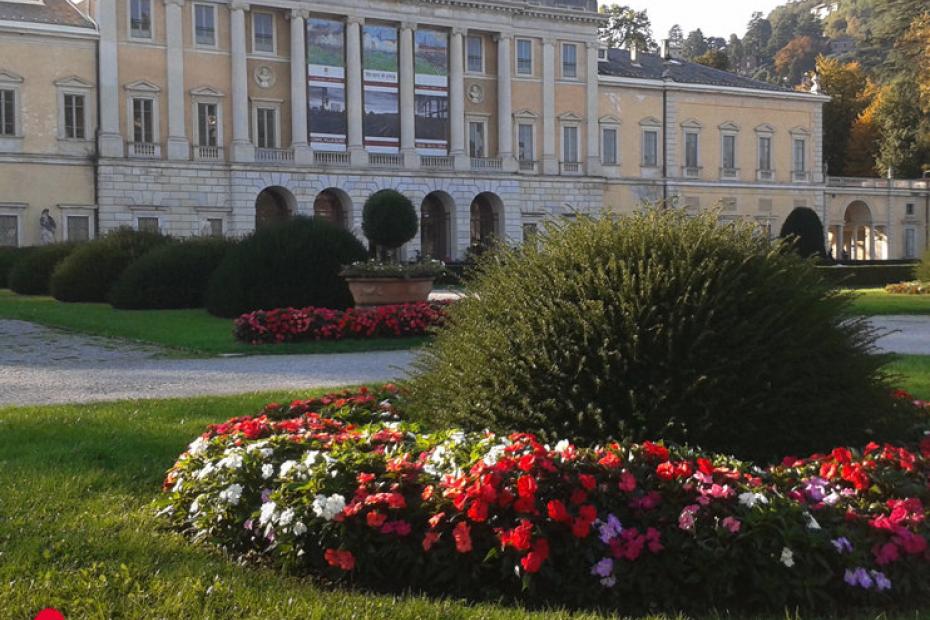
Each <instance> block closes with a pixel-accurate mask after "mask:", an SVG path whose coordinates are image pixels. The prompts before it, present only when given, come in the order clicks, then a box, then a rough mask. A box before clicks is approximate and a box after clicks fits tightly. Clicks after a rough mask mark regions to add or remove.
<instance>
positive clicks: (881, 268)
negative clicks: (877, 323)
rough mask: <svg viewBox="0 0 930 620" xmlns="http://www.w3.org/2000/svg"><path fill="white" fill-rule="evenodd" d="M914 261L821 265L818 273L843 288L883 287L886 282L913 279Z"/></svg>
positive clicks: (891, 282)
mask: <svg viewBox="0 0 930 620" xmlns="http://www.w3.org/2000/svg"><path fill="white" fill-rule="evenodd" d="M914 268H915V264H914V263H906V264H871V265H840V264H837V265H822V266H818V267H817V271H818V273H819V274H820V275H821V276H823V277H824V278H825V279H826V280H827V281H828V282H830V283H831V284H833V285H834V286H839V287H843V288H883V287H885V286H887V285H888V284H896V283H898V282H907V281H909V280H913V279H914Z"/></svg>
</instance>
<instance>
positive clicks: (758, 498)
mask: <svg viewBox="0 0 930 620" xmlns="http://www.w3.org/2000/svg"><path fill="white" fill-rule="evenodd" d="M739 503H740V504H742V505H743V506H746V507H747V508H754V507H755V505H756V504H768V503H769V499H768V498H767V497H766V496H765V495H762V494H761V493H753V492H751V491H747V492H745V493H740V496H739Z"/></svg>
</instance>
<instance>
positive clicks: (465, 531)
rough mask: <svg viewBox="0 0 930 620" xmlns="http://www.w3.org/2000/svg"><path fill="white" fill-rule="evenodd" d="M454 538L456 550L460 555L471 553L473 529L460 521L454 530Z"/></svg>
mask: <svg viewBox="0 0 930 620" xmlns="http://www.w3.org/2000/svg"><path fill="white" fill-rule="evenodd" d="M452 538H454V539H455V549H456V550H457V551H458V552H459V553H468V552H469V551H471V527H469V525H468V524H467V523H465V522H464V521H459V522H458V523H457V524H456V526H455V527H454V528H453V529H452Z"/></svg>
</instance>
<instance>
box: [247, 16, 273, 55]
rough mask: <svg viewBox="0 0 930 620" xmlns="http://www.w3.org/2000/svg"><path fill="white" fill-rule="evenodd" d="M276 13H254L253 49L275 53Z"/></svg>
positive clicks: (257, 51)
mask: <svg viewBox="0 0 930 620" xmlns="http://www.w3.org/2000/svg"><path fill="white" fill-rule="evenodd" d="M274 44H275V41H274V15H272V14H271V13H253V14H252V51H253V52H256V53H262V54H274V52H275V48H274Z"/></svg>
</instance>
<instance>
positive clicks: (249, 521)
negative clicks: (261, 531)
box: [242, 519, 252, 530]
mask: <svg viewBox="0 0 930 620" xmlns="http://www.w3.org/2000/svg"><path fill="white" fill-rule="evenodd" d="M242 527H244V528H245V529H247V530H250V529H252V519H246V520H245V523H243V524H242Z"/></svg>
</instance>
